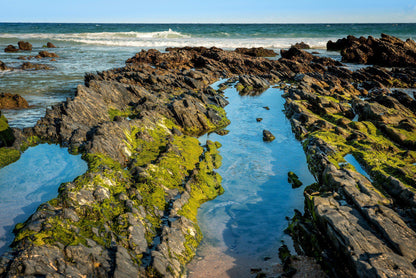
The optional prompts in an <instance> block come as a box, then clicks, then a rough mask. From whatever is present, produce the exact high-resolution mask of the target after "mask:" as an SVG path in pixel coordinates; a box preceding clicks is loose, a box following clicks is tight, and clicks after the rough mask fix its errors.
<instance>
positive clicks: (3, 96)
mask: <svg viewBox="0 0 416 278" xmlns="http://www.w3.org/2000/svg"><path fill="white" fill-rule="evenodd" d="M28 107H29V104H28V103H27V101H26V100H25V99H24V98H23V97H21V96H20V95H18V94H14V95H13V94H10V93H0V109H20V108H28Z"/></svg>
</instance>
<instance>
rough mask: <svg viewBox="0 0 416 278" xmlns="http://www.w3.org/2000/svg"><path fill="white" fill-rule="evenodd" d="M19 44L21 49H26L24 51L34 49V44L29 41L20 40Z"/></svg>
mask: <svg viewBox="0 0 416 278" xmlns="http://www.w3.org/2000/svg"><path fill="white" fill-rule="evenodd" d="M17 45H18V46H19V50H24V51H31V50H32V45H31V44H30V43H29V42H24V41H19V42H18V43H17Z"/></svg>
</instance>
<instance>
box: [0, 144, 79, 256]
mask: <svg viewBox="0 0 416 278" xmlns="http://www.w3.org/2000/svg"><path fill="white" fill-rule="evenodd" d="M86 170H87V163H86V162H85V161H83V160H82V159H81V156H80V155H78V156H74V155H70V154H69V153H68V150H67V149H64V148H60V147H59V146H58V145H48V144H42V145H38V146H36V147H33V148H29V149H28V150H26V151H25V152H24V153H23V154H22V156H21V158H20V159H19V160H18V161H17V162H15V163H13V164H10V165H8V166H6V167H4V168H2V169H0V192H1V194H0V254H2V253H4V252H5V251H6V250H7V248H8V245H9V244H10V243H11V242H12V241H13V237H14V236H13V234H12V231H13V228H14V226H15V225H16V224H17V223H19V222H24V221H26V219H27V218H28V217H29V216H30V215H31V214H33V213H34V212H35V211H36V208H37V207H38V206H39V205H40V204H41V203H43V202H46V201H48V200H50V199H52V198H54V197H56V196H57V193H58V187H59V185H60V184H61V183H63V182H68V181H72V180H73V179H75V178H76V177H77V176H79V175H81V174H83V173H84V172H85V171H86Z"/></svg>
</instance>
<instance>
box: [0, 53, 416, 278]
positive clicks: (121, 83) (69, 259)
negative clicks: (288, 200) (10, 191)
mask: <svg viewBox="0 0 416 278" xmlns="http://www.w3.org/2000/svg"><path fill="white" fill-rule="evenodd" d="M281 54H282V58H281V59H279V60H269V59H265V58H256V57H251V56H248V55H242V54H240V53H237V52H235V51H224V50H221V49H218V48H204V47H197V48H191V47H186V48H171V49H169V50H168V52H166V53H162V52H159V51H157V50H148V51H141V52H140V53H137V54H136V55H135V56H134V57H132V58H131V59H129V60H127V64H126V66H125V67H122V68H118V69H113V70H109V71H103V72H98V73H96V74H87V75H86V77H85V84H84V85H79V86H78V88H77V92H76V95H75V97H74V98H73V99H68V100H67V101H65V102H63V103H60V104H58V105H55V106H53V107H52V108H51V109H48V110H47V112H46V115H45V117H44V118H42V119H41V120H39V121H38V123H37V125H36V126H35V127H33V128H31V129H26V130H25V136H27V137H30V136H32V137H39V138H41V139H43V140H49V141H53V142H59V143H61V144H62V145H65V146H69V147H70V148H71V150H72V151H79V152H82V153H83V156H84V158H85V159H86V160H87V161H88V163H89V170H88V172H87V173H85V174H84V175H82V176H81V177H79V178H77V179H76V180H75V181H73V182H70V183H67V184H63V185H62V186H61V188H60V190H59V195H58V197H57V198H56V199H54V200H51V201H49V202H47V203H45V204H43V205H42V206H41V207H40V208H39V209H38V210H37V211H36V213H35V214H33V215H32V216H31V217H30V219H29V220H28V221H26V222H25V223H22V224H18V225H17V226H16V229H15V233H16V238H15V241H14V243H13V246H14V249H13V251H12V252H11V253H9V254H7V255H5V256H3V257H2V259H1V261H0V276H2V277H12V276H36V275H37V276H41V275H51V276H56V277H65V276H83V275H85V276H95V277H108V276H110V277H113V276H126V277H131V276H138V277H149V276H156V277H157V276H164V277H180V276H183V275H184V273H185V267H184V266H185V265H186V263H187V262H188V261H189V260H190V258H191V257H192V256H193V255H194V254H195V248H196V246H197V245H198V243H199V242H200V240H201V234H200V231H199V228H198V226H197V220H196V212H197V208H198V207H199V205H200V204H201V203H202V202H204V201H206V200H209V199H212V198H215V196H216V195H218V194H221V193H222V188H221V186H220V177H219V176H218V174H216V173H215V172H214V169H215V168H217V167H219V166H220V156H219V153H218V150H217V148H218V147H219V145H218V144H216V143H213V142H208V143H207V146H203V147H202V146H200V145H199V143H198V141H197V140H196V139H195V138H193V137H192V135H199V134H202V133H204V132H208V131H214V130H216V129H218V128H221V127H224V126H225V125H227V124H228V120H227V119H226V116H225V112H224V110H223V109H222V107H224V106H225V105H226V104H227V101H226V100H225V99H224V98H223V96H222V93H221V91H220V90H218V91H216V90H213V89H212V88H210V87H209V86H208V85H209V84H211V83H212V82H214V81H216V80H218V79H219V78H229V80H230V81H229V83H228V84H227V85H228V86H231V84H235V86H237V88H238V87H239V86H242V89H243V90H241V92H243V91H244V89H245V90H246V91H244V93H247V94H255V93H256V88H267V87H268V86H270V85H273V84H277V83H279V82H280V81H284V82H281V83H279V85H280V86H281V87H283V88H285V90H286V93H285V98H286V104H285V112H286V114H287V117H288V118H289V119H290V121H291V124H292V128H293V131H294V132H295V134H296V136H297V138H298V139H300V140H302V142H303V146H304V149H305V152H306V154H307V158H308V163H309V168H310V170H311V172H312V173H313V175H314V176H315V177H316V180H317V183H316V184H314V185H312V186H309V187H308V188H307V189H306V190H305V200H306V212H305V214H304V215H300V213H299V214H298V215H297V216H298V220H297V221H296V223H292V225H291V229H289V230H290V231H291V233H292V235H293V236H294V238H295V239H297V240H298V241H299V242H300V243H303V245H302V248H301V250H302V251H303V252H305V253H307V254H308V255H312V256H315V257H317V258H318V259H319V258H320V260H321V262H322V263H323V264H325V262H327V263H328V264H327V267H328V268H327V269H329V270H330V271H333V273H334V275H338V276H341V277H343V276H346V277H393V276H395V277H412V276H415V275H416V269H415V267H414V261H415V259H416V257H415V255H416V254H415V251H414V250H413V249H414V248H413V247H414V246H415V244H416V236H415V231H414V227H415V218H416V213H415V211H416V209H415V200H416V199H415V191H416V190H415V189H414V188H415V184H416V183H415V179H416V177H415V174H414V173H415V167H416V166H414V163H416V155H415V152H414V151H415V149H413V147H412V146H413V145H412V142H414V140H415V139H414V138H416V136H414V134H415V129H414V127H415V126H416V125H415V122H414V121H415V117H416V116H415V114H414V113H415V112H414V107H415V106H414V105H415V104H414V102H412V101H411V100H410V99H409V98H407V97H406V96H405V95H403V94H402V93H397V92H391V91H390V89H389V88H391V87H402V88H405V87H412V86H414V83H415V81H414V71H413V70H412V69H411V68H406V69H398V68H393V69H391V70H386V69H383V68H379V67H368V68H365V69H361V70H357V71H354V72H352V71H350V70H348V69H345V68H344V67H342V64H341V63H339V62H336V61H334V60H332V59H330V58H320V57H317V56H314V55H312V54H310V53H307V52H305V51H302V50H300V49H297V48H294V47H293V48H291V49H289V50H287V51H282V52H281ZM287 81H288V83H289V84H291V85H286V83H287ZM356 115H358V120H357V119H356ZM347 154H352V155H353V156H354V157H355V159H356V160H357V161H359V163H361V165H362V166H363V168H365V169H366V170H367V172H368V173H369V175H370V178H371V180H369V179H367V178H366V177H365V176H364V175H362V174H361V173H360V172H357V171H356V169H354V168H353V167H352V166H351V165H350V164H348V163H346V161H345V160H344V158H343V157H344V156H345V155H347ZM357 170H358V169H357ZM328 265H329V266H328ZM331 265H332V266H331ZM333 266H337V267H336V268H334V267H333Z"/></svg>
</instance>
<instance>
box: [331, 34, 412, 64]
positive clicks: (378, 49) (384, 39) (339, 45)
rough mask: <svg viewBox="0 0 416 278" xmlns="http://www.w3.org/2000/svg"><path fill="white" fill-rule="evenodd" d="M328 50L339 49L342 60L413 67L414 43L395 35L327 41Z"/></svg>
mask: <svg viewBox="0 0 416 278" xmlns="http://www.w3.org/2000/svg"><path fill="white" fill-rule="evenodd" d="M327 49H328V50H341V55H342V61H343V62H352V63H360V64H372V65H380V66H385V67H415V66H416V43H415V42H414V41H413V40H411V39H407V40H406V41H402V40H400V39H398V38H396V37H393V36H389V35H386V34H381V38H380V39H376V38H373V37H371V36H369V37H368V38H364V37H360V38H355V37H353V36H348V37H347V38H346V39H341V40H338V41H337V42H335V43H333V42H332V41H329V42H328V43H327Z"/></svg>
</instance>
